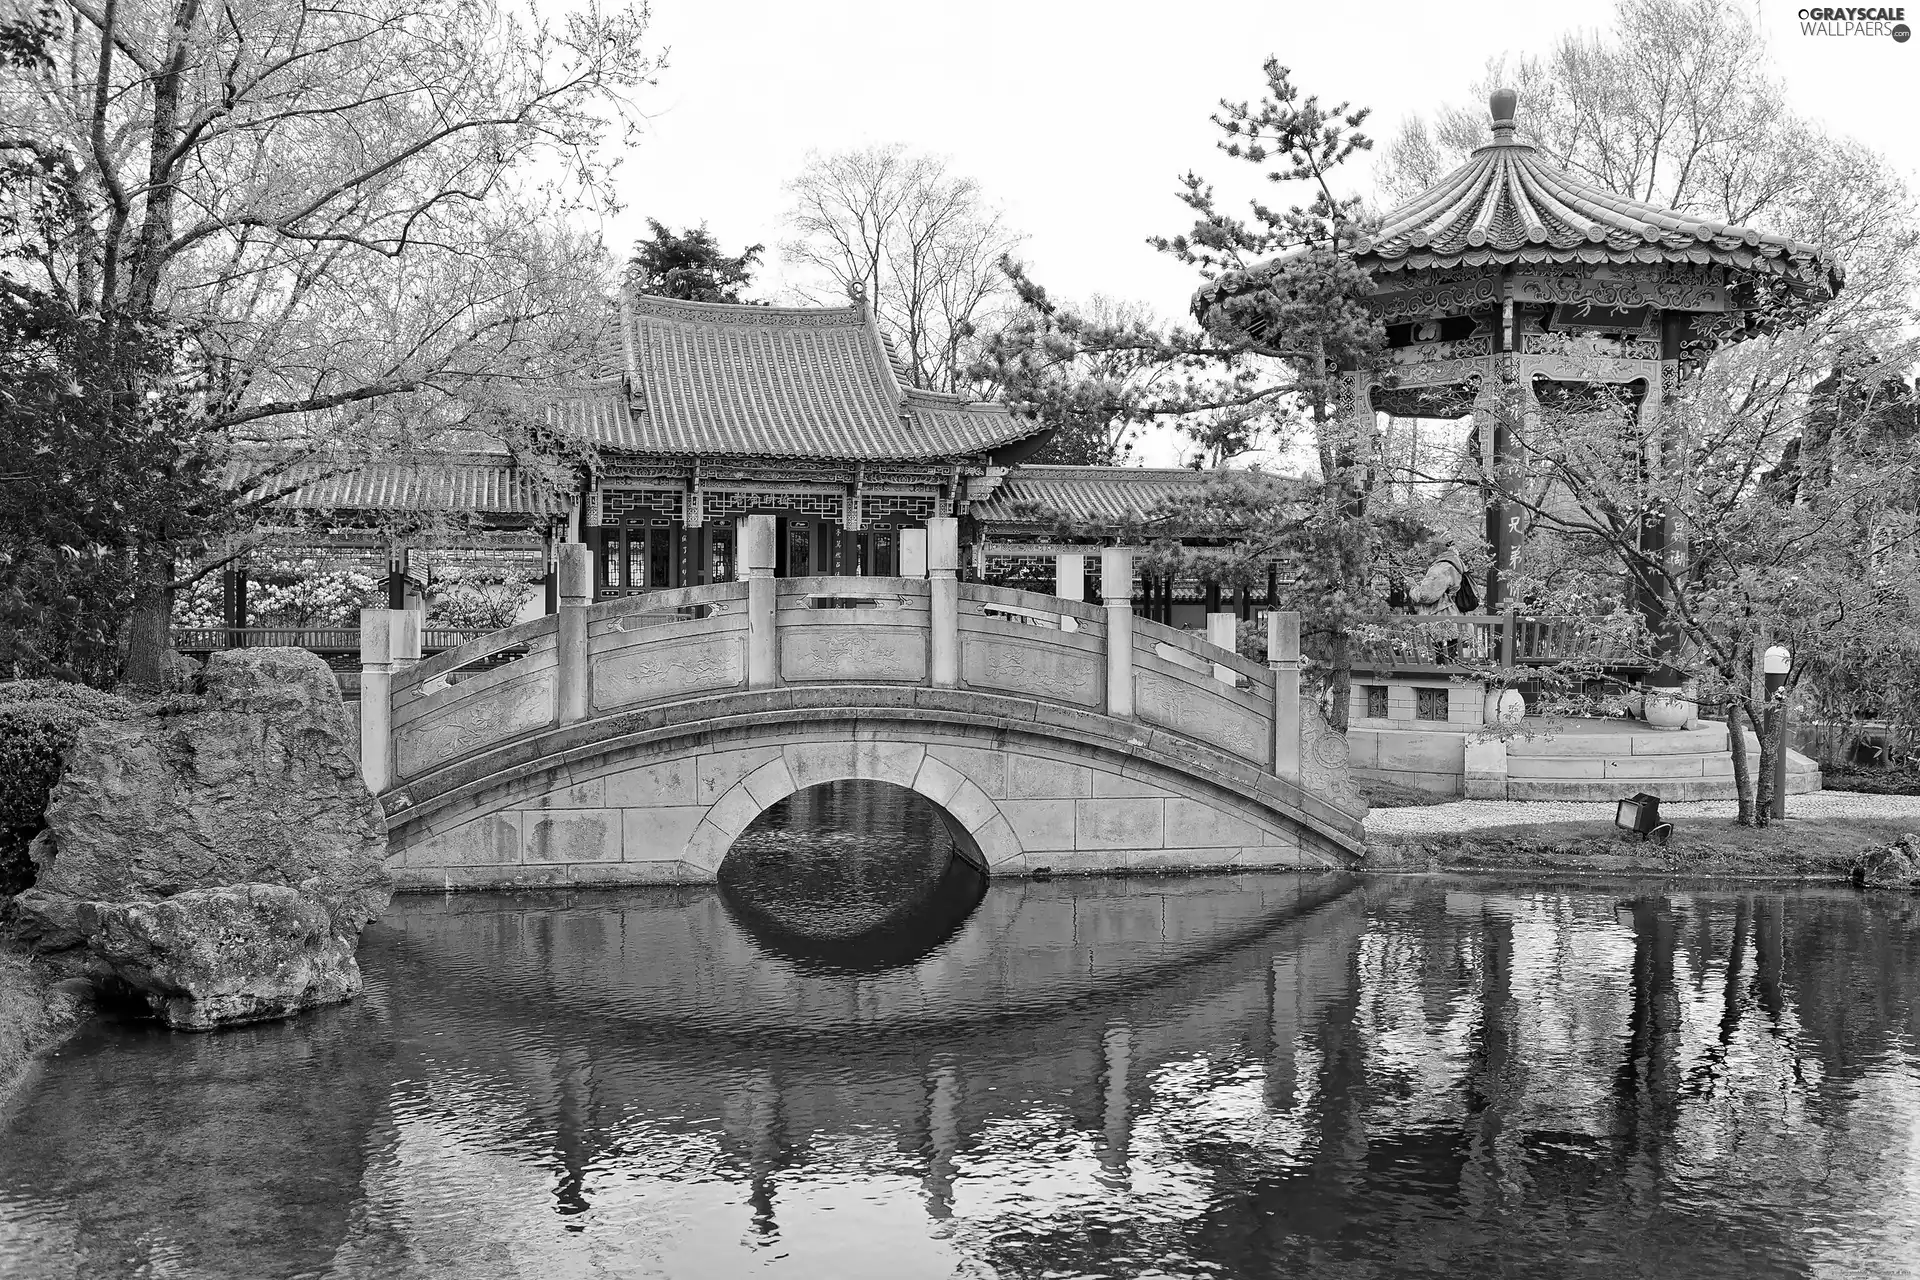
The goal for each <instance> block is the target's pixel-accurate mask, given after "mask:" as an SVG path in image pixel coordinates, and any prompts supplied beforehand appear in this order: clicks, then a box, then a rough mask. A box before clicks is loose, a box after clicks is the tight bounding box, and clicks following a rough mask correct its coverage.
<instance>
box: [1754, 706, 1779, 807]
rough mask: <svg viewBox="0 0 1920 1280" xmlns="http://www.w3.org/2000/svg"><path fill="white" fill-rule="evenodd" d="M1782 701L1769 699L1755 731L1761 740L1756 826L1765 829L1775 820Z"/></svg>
mask: <svg viewBox="0 0 1920 1280" xmlns="http://www.w3.org/2000/svg"><path fill="white" fill-rule="evenodd" d="M1780 719H1781V717H1780V700H1779V699H1778V698H1769V699H1768V700H1767V702H1766V709H1765V710H1764V711H1762V712H1761V713H1760V717H1759V723H1757V724H1755V725H1754V728H1753V731H1754V733H1755V735H1757V736H1758V737H1759V739H1760V764H1759V772H1758V775H1757V776H1756V777H1755V778H1754V780H1753V808H1754V825H1755V826H1759V827H1764V826H1766V825H1767V823H1768V822H1770V821H1771V820H1772V818H1773V771H1774V762H1775V761H1776V760H1778V759H1779V758H1780Z"/></svg>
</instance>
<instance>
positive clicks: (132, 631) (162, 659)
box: [120, 554, 173, 694]
mask: <svg viewBox="0 0 1920 1280" xmlns="http://www.w3.org/2000/svg"><path fill="white" fill-rule="evenodd" d="M139 565H140V573H139V578H138V585H137V586H136V587H135V589H134V595H133V608H132V610H131V612H130V614H129V626H128V629H127V665H126V668H125V670H124V671H122V672H121V675H120V685H121V687H122V688H124V689H127V690H130V691H133V692H136V693H147V694H157V693H159V692H161V691H162V688H163V687H164V685H165V683H166V669H167V651H168V650H169V649H170V648H171V647H172V645H171V640H172V637H171V636H170V635H169V634H168V632H169V627H170V625H171V623H172V620H173V589H172V587H171V586H170V585H169V584H170V583H171V582H172V581H173V566H172V564H171V563H169V562H167V561H166V560H165V559H163V558H161V557H158V556H154V555H150V554H149V555H142V556H141V557H140V560H139Z"/></svg>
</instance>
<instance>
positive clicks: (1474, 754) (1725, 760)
mask: <svg viewBox="0 0 1920 1280" xmlns="http://www.w3.org/2000/svg"><path fill="white" fill-rule="evenodd" d="M1521 729H1522V732H1521V733H1520V734H1519V735H1518V736H1515V737H1512V738H1509V739H1508V740H1507V741H1506V742H1504V743H1502V742H1498V741H1489V740H1484V734H1483V733H1482V732H1481V731H1480V729H1479V727H1478V726H1474V727H1470V728H1455V727H1454V726H1445V725H1439V724H1435V725H1434V726H1433V727H1432V728H1431V729H1419V730H1413V729H1405V730H1402V729H1372V728H1355V729H1352V730H1350V731H1349V732H1348V735H1347V737H1348V741H1349V743H1350V744H1351V746H1352V750H1353V765H1354V775H1355V777H1357V778H1359V779H1362V780H1379V781H1386V782H1392V783H1395V784H1397V785H1400V786H1404V787H1411V788H1414V789H1417V790H1422V791H1430V792H1434V793H1435V794H1439V795H1452V796H1460V795H1464V796H1466V797H1467V798H1468V799H1475V800H1618V799H1621V798H1622V797H1624V796H1628V795H1632V794H1633V793H1635V792H1638V791H1644V792H1647V793H1648V794H1650V795H1655V796H1658V797H1660V798H1661V799H1662V800H1669V801H1674V800H1732V799H1735V798H1736V797H1735V794H1734V787H1733V755H1732V752H1731V751H1730V750H1729V749H1728V742H1727V727H1726V726H1725V725H1723V724H1718V723H1715V722H1712V721H1704V722H1703V721H1695V722H1694V724H1693V726H1692V727H1689V728H1685V729H1656V728H1654V727H1653V726H1652V725H1648V724H1645V723H1643V722H1640V721H1634V720H1621V719H1605V720H1602V719H1591V720H1588V719H1555V720H1546V719H1539V718H1536V717H1531V716H1530V717H1528V718H1527V719H1526V720H1524V721H1522V723H1521ZM1746 738H1747V750H1748V753H1749V757H1750V758H1751V759H1752V760H1754V761H1755V762H1757V761H1758V759H1759V754H1760V746H1759V743H1758V741H1756V740H1755V738H1754V736H1753V734H1751V733H1748V734H1747V735H1746ZM1819 789H1820V771H1819V769H1818V768H1817V767H1816V766H1815V765H1814V763H1813V761H1811V760H1809V759H1808V758H1807V757H1805V756H1803V755H1800V754H1799V753H1798V752H1789V753H1788V755H1787V792H1788V794H1790V795H1802V794H1805V793H1807V792H1810V791H1818V790H1819Z"/></svg>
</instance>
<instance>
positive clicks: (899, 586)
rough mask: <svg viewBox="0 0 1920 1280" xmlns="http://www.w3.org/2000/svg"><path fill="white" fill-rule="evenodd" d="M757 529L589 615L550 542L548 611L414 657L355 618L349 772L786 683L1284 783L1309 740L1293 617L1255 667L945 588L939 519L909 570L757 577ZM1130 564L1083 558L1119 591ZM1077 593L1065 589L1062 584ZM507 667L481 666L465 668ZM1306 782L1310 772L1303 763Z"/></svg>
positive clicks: (1050, 599)
mask: <svg viewBox="0 0 1920 1280" xmlns="http://www.w3.org/2000/svg"><path fill="white" fill-rule="evenodd" d="M773 532H774V527H773V522H772V520H771V519H770V518H768V517H759V516H749V517H745V518H744V519H743V520H742V521H741V536H740V539H739V546H740V561H741V566H742V570H743V576H742V579H741V580H740V581H737V582H730V583H722V584H717V585H714V586H706V587H688V588H681V589H679V590H671V591H655V592H649V593H646V594H643V595H636V596H625V597H621V598H619V599H614V600H608V601H604V602H602V603H600V604H593V603H591V601H590V600H589V599H588V594H587V593H588V590H589V587H588V583H589V578H588V563H587V557H586V548H585V547H584V546H577V545H568V546H565V547H562V548H561V557H560V564H559V586H560V592H559V595H560V610H559V613H558V615H557V616H555V617H547V618H540V619H536V620H534V621H531V622H525V623H520V624H518V625H516V626H513V627H509V628H507V629H506V630H503V631H498V632H494V633H492V634H490V635H487V636H482V637H480V638H478V639H475V640H472V641H469V642H468V643H466V644H463V645H460V646H459V647H457V648H454V649H450V650H448V651H446V652H444V653H441V654H439V655H437V656H435V657H433V658H429V659H427V660H426V661H424V662H423V661H421V660H420V635H419V630H418V626H419V623H418V615H417V614H414V613H410V612H407V611H404V610H388V609H368V610H364V611H363V612H362V614H361V662H362V671H363V676H362V692H361V703H362V708H361V732H362V742H361V764H362V769H363V771H364V773H365V775H366V779H367V783H368V785H369V786H371V787H372V788H373V789H374V790H375V791H376V792H377V791H385V790H387V789H389V788H391V787H394V786H397V785H399V784H401V783H404V782H406V781H408V780H409V779H412V778H415V777H419V776H421V775H422V774H424V773H427V772H429V771H431V770H433V769H437V768H439V767H441V766H442V765H446V764H450V763H453V762H455V761H458V760H461V759H463V758H465V757H467V756H471V755H473V754H476V753H478V752H482V751H485V750H488V749H489V748H492V747H494V746H497V745H500V744H502V743H505V742H508V741H511V740H513V739H515V738H519V737H523V736H526V735H528V734H531V733H536V732H539V731H541V730H544V729H547V728H549V727H553V726H557V725H563V724H569V723H572V722H575V721H579V720H585V719H590V718H592V717H595V716H600V715H609V714H614V713H619V712H627V711H632V710H636V709H644V708H647V707H650V706H657V705H663V704H667V703H674V702H681V701H685V700H687V699H689V698H699V697H709V696H713V695H717V694H726V693H732V692H746V691H750V690H760V689H773V688H780V687H786V686H809V685H831V684H860V685H900V686H909V687H932V688H955V689H973V690H978V691H980V692H982V693H991V694H998V695H1003V696H1012V697H1018V698H1025V699H1030V700H1033V701H1037V702H1043V703H1051V704H1055V705H1059V706H1063V707H1068V708H1072V709H1075V710H1079V711H1086V712H1094V713H1100V714H1105V715H1108V716H1112V717H1115V718H1119V719H1131V720H1134V721H1137V722H1140V723H1143V724H1145V725H1147V726H1150V727H1154V728H1159V729H1164V730H1167V731H1170V732H1172V733H1174V734H1177V735H1180V736H1182V737H1184V738H1188V739H1191V740H1193V741H1195V742H1197V743H1200V744H1203V745H1205V746H1207V747H1211V748H1213V749H1215V750H1217V751H1220V752H1223V753H1225V754H1227V755H1229V756H1233V757H1237V758H1238V759H1240V760H1243V761H1245V762H1247V763H1249V764H1252V765H1255V766H1258V767H1259V768H1261V769H1262V770H1265V771H1270V772H1271V773H1273V774H1275V775H1277V776H1279V777H1281V778H1283V779H1287V780H1290V781H1293V782H1295V783H1297V784H1301V785H1311V784H1312V782H1313V781H1314V779H1313V777H1311V776H1309V777H1305V778H1303V776H1302V772H1301V770H1302V741H1303V737H1304V738H1305V739H1306V740H1307V741H1308V746H1309V754H1311V752H1312V750H1313V749H1314V748H1315V746H1316V744H1318V743H1319V742H1320V741H1321V740H1322V739H1323V738H1324V737H1325V733H1326V731H1325V730H1324V729H1323V728H1322V727H1320V726H1318V722H1317V717H1313V718H1314V719H1315V722H1316V723H1315V725H1314V726H1308V727H1307V729H1306V732H1305V733H1304V734H1303V726H1302V724H1301V707H1300V696H1299V655H1300V637H1299V617H1298V615H1297V614H1291V613H1273V614H1269V615H1268V619H1267V624H1268V630H1267V650H1268V662H1267V664H1266V665H1265V666H1262V665H1261V664H1260V663H1257V662H1253V661H1250V660H1248V659H1246V658H1243V657H1241V656H1239V655H1238V654H1237V653H1235V652H1234V651H1233V647H1232V646H1233V634H1234V628H1235V623H1234V619H1233V618H1232V616H1231V615H1226V614H1221V615H1215V616H1214V617H1213V618H1211V619H1210V620H1209V632H1208V634H1209V636H1210V637H1211V640H1209V639H1205V638H1202V637H1200V636H1197V635H1193V634H1191V633H1188V632H1184V631H1177V630H1175V629H1173V628H1171V627H1166V626H1162V625H1160V624H1159V623H1155V622H1149V621H1147V620H1146V619H1143V618H1136V617H1134V616H1133V604H1132V599H1131V596H1130V595H1119V596H1109V597H1107V598H1105V599H1104V600H1103V601H1102V602H1101V603H1100V604H1099V605H1092V604H1087V603H1084V602H1081V601H1078V600H1069V599H1064V598H1060V597H1055V596H1048V595H1042V594H1039V593H1036V592H1029V591H1016V590H1011V589H1008V588H1004V587H993V586H986V585H983V584H979V583H963V582H960V581H959V580H958V564H959V545H958V529H957V522H956V521H954V520H951V519H946V520H940V519H936V520H933V521H930V522H929V524H928V538H927V544H928V551H927V565H928V576H927V577H926V578H924V579H920V578H857V577H852V578H849V577H808V578H782V579H775V578H774V577H773V551H774V544H773ZM1131 554H1132V553H1131V552H1130V551H1129V550H1128V549H1127V548H1124V547H1117V548H1116V547H1110V548H1106V549H1104V550H1103V551H1102V553H1101V555H1102V561H1103V563H1102V571H1101V580H1102V581H1103V582H1106V583H1113V584H1115V585H1116V589H1118V590H1120V591H1122V592H1125V591H1127V590H1128V586H1129V584H1130V583H1131V582H1132V577H1133V574H1132V563H1131ZM1074 577H1075V579H1076V580H1077V578H1078V575H1077V574H1076V575H1074ZM509 653H517V655H518V656H516V657H513V658H512V659H511V660H510V661H506V662H504V663H499V664H498V665H494V666H490V667H489V668H488V669H486V670H484V671H477V672H475V671H465V670H462V669H463V668H468V667H471V666H472V665H473V664H475V663H477V662H481V661H483V660H486V659H489V658H498V657H499V656H500V655H502V654H509ZM1308 772H1309V774H1312V773H1313V772H1314V770H1313V767H1312V762H1311V760H1309V762H1308Z"/></svg>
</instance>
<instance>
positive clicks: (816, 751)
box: [361, 516, 1366, 888]
mask: <svg viewBox="0 0 1920 1280" xmlns="http://www.w3.org/2000/svg"><path fill="white" fill-rule="evenodd" d="M566 550H567V551H568V552H570V553H576V552H580V551H582V550H583V549H582V548H575V547H568V548H566ZM955 550H956V543H955V532H954V527H953V521H951V520H944V521H943V520H935V521H933V522H932V523H931V524H930V526H929V564H930V569H929V576H928V577H927V578H925V579H913V578H792V579H775V578H773V577H772V576H771V572H772V570H771V565H772V526H771V520H770V518H769V517H759V516H749V517H746V518H745V519H744V521H743V532H742V546H741V558H742V564H743V568H744V571H745V575H746V576H745V579H744V580H743V581H740V582H734V583H725V584H720V585H717V586H709V587H696V588H691V589H685V590H676V591H661V592H653V593H650V594H647V595H641V596H633V597H625V598H622V599H617V600H611V601H606V602H603V603H601V604H597V605H590V604H588V603H587V601H586V599H585V594H584V592H585V582H586V565H585V561H584V557H583V556H580V555H577V554H574V555H569V556H568V557H566V558H563V561H562V565H561V572H562V596H561V609H560V612H559V614H558V616H556V617H549V618H542V619H538V620H536V621H533V622H528V623H523V624H520V625H518V626H515V627H510V628H508V629H507V630H505V631H501V632H497V633H495V634H493V635H490V636H486V637H483V638H481V639H478V640H475V641H472V642H470V643H468V644H465V645H462V646H460V647H459V648H458V649H455V650H452V651H449V652H447V653H443V654H440V655H438V656H437V657H434V658H430V659H427V660H426V661H424V662H417V663H416V662H415V661H414V659H415V658H417V655H418V648H417V644H416V643H415V641H414V639H413V635H412V631H411V630H410V628H411V627H412V626H413V625H414V624H413V621H412V615H408V614H404V613H398V612H394V611H388V610H369V611H368V612H367V615H366V617H365V618H364V619H363V622H364V627H363V630H364V640H363V664H362V666H363V677H362V713H361V714H362V752H361V754H362V763H363V767H364V768H365V770H366V772H367V776H368V781H369V783H370V784H371V785H372V786H373V787H374V789H375V790H376V791H378V792H381V793H383V798H384V799H385V801H386V804H387V810H388V814H389V824H390V829H391V839H392V847H393V851H394V856H393V859H392V865H393V867H394V871H395V874H396V876H397V877H398V879H399V881H400V883H401V884H402V885H403V886H408V887H416V888H442V887H448V888H454V887H461V888H467V887H506V886H515V885H544V884H617V883H697V882H702V881H710V880H712V879H713V877H714V875H715V873H716V871H717V869H718V867H719V864H720V861H721V859H722V858H724V857H725V855H726V852H727V849H728V848H729V847H730V846H731V844H732V842H733V840H734V839H735V838H736V837H737V836H738V835H739V834H740V832H742V831H744V830H745V829H746V827H747V826H748V825H749V824H750V823H751V822H752V821H753V819H754V818H755V817H756V816H758V815H759V814H760V813H762V812H764V811H765V810H766V809H767V807H768V806H770V805H772V804H774V803H776V802H778V801H779V800H781V799H782V798H784V797H786V796H788V795H791V794H792V793H794V792H795V791H798V790H802V789H804V788H807V787H811V786H814V785H816V784H819V783H824V782H833V781H840V780H846V779H859V780H868V781H876V782H886V783H892V784H894V785H897V786H901V787H906V788H910V789H911V790H913V791H915V792H918V793H919V794H920V795H922V796H924V797H926V798H927V799H928V800H930V801H931V802H932V803H933V804H934V805H935V806H936V807H937V808H938V810H939V811H940V813H941V816H942V820H943V821H944V822H945V823H946V825H947V827H948V828H949V830H950V831H951V832H952V834H953V836H954V839H955V842H956V844H957V845H958V846H959V847H960V848H961V849H962V851H963V852H964V853H965V855H966V856H968V857H969V858H971V859H973V860H974V861H975V862H976V863H977V864H978V865H980V866H981V867H983V868H984V869H988V870H990V871H992V872H993V873H995V874H1000V875H1005V874H1011V875H1021V874H1026V873H1028V872H1031V871H1036V870H1049V871H1056V872H1067V871H1101V870H1140V869H1155V870H1198V869H1253V868H1272V867H1278V868H1299V867H1317V866H1327V865H1336V866H1337V865H1344V864H1345V863H1346V862H1348V861H1349V860H1350V858H1351V856H1352V854H1353V853H1354V852H1355V851H1357V850H1358V848H1359V846H1360V839H1361V833H1360V821H1361V818H1362V816H1363V815H1364V813H1365V809H1366V806H1365V802H1364V801H1363V800H1361V798H1360V797H1359V795H1358V793H1357V792H1356V791H1355V790H1354V789H1353V787H1352V784H1351V781H1350V779H1349V777H1348V773H1347V768H1346V744H1345V740H1344V739H1342V738H1341V737H1340V736H1339V735H1338V734H1335V733H1333V732H1332V730H1330V729H1328V728H1327V727H1326V724H1325V722H1324V721H1322V720H1321V719H1320V717H1319V713H1318V712H1317V711H1316V710H1315V709H1314V708H1313V707H1312V706H1311V705H1309V706H1306V707H1302V706H1301V702H1300V696H1299V672H1298V665H1299V636H1298V621H1297V618H1296V617H1295V615H1291V614H1275V615H1271V616H1270V618H1269V662H1268V664H1267V665H1264V666H1263V665H1261V664H1259V663H1256V662H1252V661H1249V660H1247V659H1245V658H1242V657H1240V656H1239V655H1238V654H1237V653H1235V652H1233V651H1232V649H1231V647H1226V648H1223V647H1219V646H1216V645H1213V644H1209V643H1208V642H1207V641H1205V640H1202V639H1200V638H1198V637H1196V636H1193V635H1190V634H1188V633H1186V632H1182V631H1176V630H1174V629H1172V628H1170V627H1164V626H1161V625H1159V624H1157V623H1154V622H1149V621H1147V620H1145V619H1141V618H1136V617H1134V616H1133V613H1132V598H1131V596H1130V595H1129V594H1127V591H1128V589H1129V588H1128V584H1129V583H1130V582H1131V578H1132V569H1131V562H1130V560H1129V556H1128V553H1127V552H1126V550H1125V549H1109V550H1108V552H1107V553H1106V556H1105V560H1106V563H1105V565H1104V567H1103V575H1104V576H1103V581H1107V582H1112V583H1114V584H1116V589H1117V590H1119V591H1120V592H1121V594H1119V595H1118V596H1110V597H1108V598H1107V599H1106V601H1105V603H1104V605H1102V606H1099V607H1095V606H1090V605H1086V604H1082V603H1080V602H1078V601H1072V600H1064V599H1056V598H1054V597H1051V596H1042V595H1036V594H1034V593H1031V592H1022V591H1010V590H1005V589H1001V588H995V587H988V586H983V585H980V584H977V583H962V582H959V581H958V580H957V578H956V576H955V569H954V565H955ZM1221 638H1223V639H1228V637H1227V636H1226V634H1225V633H1224V632H1222V634H1221ZM1229 644H1230V640H1229ZM503 655H505V656H509V657H511V658H512V660H511V661H507V662H504V663H496V665H493V666H490V667H487V668H486V669H485V670H474V669H473V668H475V667H476V665H477V664H485V663H489V662H496V660H497V659H499V658H500V657H501V656H503Z"/></svg>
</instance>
